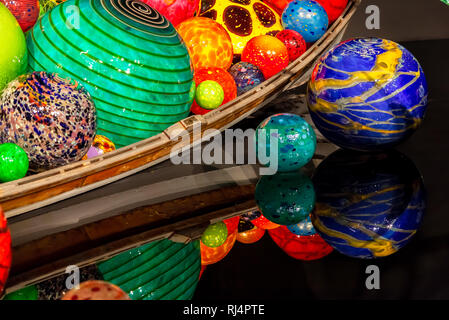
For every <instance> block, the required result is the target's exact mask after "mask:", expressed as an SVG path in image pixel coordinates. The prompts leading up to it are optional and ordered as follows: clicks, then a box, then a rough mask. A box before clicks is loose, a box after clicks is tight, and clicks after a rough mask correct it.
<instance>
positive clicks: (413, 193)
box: [312, 150, 426, 259]
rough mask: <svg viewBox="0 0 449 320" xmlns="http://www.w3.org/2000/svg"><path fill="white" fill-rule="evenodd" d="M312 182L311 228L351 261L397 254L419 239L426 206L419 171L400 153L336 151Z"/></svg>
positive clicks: (321, 166) (317, 171) (325, 161)
mask: <svg viewBox="0 0 449 320" xmlns="http://www.w3.org/2000/svg"><path fill="white" fill-rule="evenodd" d="M313 182H314V184H315V189H316V193H317V201H316V205H315V209H314V211H313V213H312V222H313V225H314V227H315V229H316V230H317V232H318V233H319V235H320V236H321V237H322V238H323V239H324V240H325V241H326V242H327V243H328V244H329V245H331V246H332V247H334V248H335V249H336V250H338V251H340V252H341V253H343V254H345V255H347V256H350V257H357V258H364V259H371V258H380V257H386V256H389V255H391V254H393V253H395V252H397V251H398V250H399V249H401V248H402V247H404V246H405V245H406V244H407V243H408V242H409V241H410V239H411V238H412V237H413V236H414V235H415V233H416V231H417V229H418V227H419V225H420V223H421V220H422V216H423V213H424V210H425V207H426V202H425V195H424V184H423V181H422V178H421V175H420V173H419V172H418V170H417V169H416V167H415V165H414V164H413V163H412V162H411V161H410V159H408V158H406V157H405V156H404V155H402V154H400V153H399V152H396V151H394V152H389V153H379V154H377V153H369V154H366V153H357V152H352V151H347V150H339V151H336V152H334V153H333V154H331V155H330V156H329V157H328V158H326V160H324V161H323V162H322V163H321V164H320V165H319V167H318V168H317V170H316V172H315V174H314V176H313Z"/></svg>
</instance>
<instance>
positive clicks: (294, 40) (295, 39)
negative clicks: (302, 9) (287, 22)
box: [276, 29, 307, 62]
mask: <svg viewBox="0 0 449 320" xmlns="http://www.w3.org/2000/svg"><path fill="white" fill-rule="evenodd" d="M276 38H278V39H279V40H281V41H282V42H283V43H284V44H285V46H286V47H287V50H288V57H289V59H290V62H291V61H294V60H296V59H297V58H298V57H300V56H301V55H302V54H303V53H304V52H306V51H307V44H306V41H305V40H304V38H303V37H302V35H301V34H300V33H299V32H296V31H294V30H288V29H286V30H282V31H280V32H278V33H277V34H276Z"/></svg>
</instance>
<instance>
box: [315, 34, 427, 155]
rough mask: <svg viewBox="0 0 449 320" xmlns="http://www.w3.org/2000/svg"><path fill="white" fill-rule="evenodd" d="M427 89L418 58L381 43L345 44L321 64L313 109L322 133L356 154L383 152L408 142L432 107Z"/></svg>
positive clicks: (370, 40) (360, 41)
mask: <svg viewBox="0 0 449 320" xmlns="http://www.w3.org/2000/svg"><path fill="white" fill-rule="evenodd" d="M427 94H428V89H427V83H426V78H425V76H424V73H423V70H422V68H421V66H420V65H419V63H418V61H417V60H416V59H415V57H413V55H412V54H411V53H410V52H409V51H407V49H405V48H404V47H402V46H401V45H399V44H397V43H395V42H393V41H389V40H383V39H378V38H366V39H353V40H349V41H346V42H342V43H341V44H339V45H338V46H336V47H334V48H333V49H331V50H330V51H329V52H327V53H326V54H325V55H323V56H322V57H321V58H320V60H319V61H318V63H317V65H316V67H315V69H314V71H313V73H312V77H311V80H310V82H309V86H308V93H307V99H308V106H309V110H310V113H311V116H312V119H313V121H314V123H315V125H316V127H317V128H318V130H319V131H320V132H321V133H322V134H323V135H324V136H325V137H326V138H327V139H329V140H330V141H331V142H333V143H335V144H337V145H338V146H340V147H342V148H347V149H353V150H361V151H366V150H382V149H385V148H389V147H392V146H394V145H396V144H398V143H400V142H401V141H403V140H404V139H406V138H407V137H409V136H410V135H411V134H412V133H413V132H414V131H415V130H416V129H417V128H418V127H419V126H420V124H421V121H422V120H423V118H424V114H425V110H426V107H427Z"/></svg>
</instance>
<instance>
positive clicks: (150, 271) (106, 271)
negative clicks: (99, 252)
mask: <svg viewBox="0 0 449 320" xmlns="http://www.w3.org/2000/svg"><path fill="white" fill-rule="evenodd" d="M97 266H98V270H99V271H100V272H101V274H102V276H103V279H104V280H105V281H107V282H110V283H112V284H115V285H117V286H119V287H120V288H121V289H122V290H123V291H125V292H126V293H127V294H128V295H129V297H130V298H131V299H132V300H189V299H192V297H193V294H194V293H195V289H196V286H197V284H198V279H199V275H200V270H201V254H200V249H199V245H197V244H195V242H190V243H188V244H182V243H176V242H173V241H170V240H168V239H164V240H159V241H153V242H150V243H148V244H145V245H143V246H140V247H138V248H135V249H132V250H129V251H127V252H123V253H121V254H119V255H117V256H115V257H113V258H111V259H109V260H106V261H104V262H100V263H98V264H97Z"/></svg>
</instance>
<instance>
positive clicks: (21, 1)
mask: <svg viewBox="0 0 449 320" xmlns="http://www.w3.org/2000/svg"><path fill="white" fill-rule="evenodd" d="M0 2H2V3H3V4H4V5H5V6H6V7H7V8H8V9H9V11H11V13H12V14H13V15H14V17H15V18H16V20H17V22H19V25H20V28H22V31H23V32H26V31H28V30H29V29H30V28H32V27H33V26H34V24H35V23H36V21H37V18H38V17H39V11H40V8H39V1H38V0H0Z"/></svg>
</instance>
